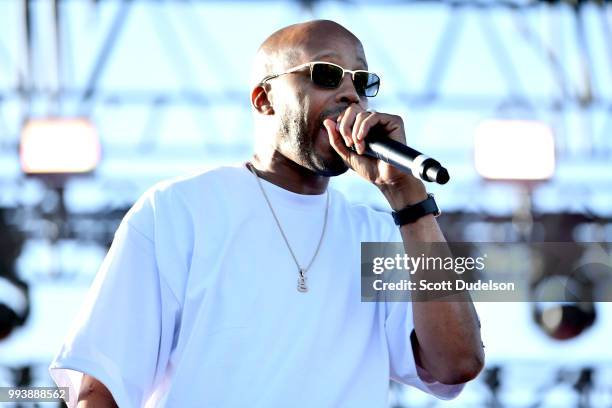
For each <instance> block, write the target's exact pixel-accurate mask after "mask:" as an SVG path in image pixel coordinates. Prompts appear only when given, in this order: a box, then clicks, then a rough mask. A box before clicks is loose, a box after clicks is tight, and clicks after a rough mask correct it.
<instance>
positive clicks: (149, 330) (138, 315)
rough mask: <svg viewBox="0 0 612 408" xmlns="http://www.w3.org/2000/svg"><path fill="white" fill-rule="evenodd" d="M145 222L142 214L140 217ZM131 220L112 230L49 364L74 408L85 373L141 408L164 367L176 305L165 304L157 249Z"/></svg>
mask: <svg viewBox="0 0 612 408" xmlns="http://www.w3.org/2000/svg"><path fill="white" fill-rule="evenodd" d="M141 217H142V216H141ZM129 218H130V217H129V214H128V216H127V217H126V218H125V219H124V220H123V221H122V223H121V225H120V226H119V228H118V229H117V231H116V233H115V237H114V240H113V243H112V245H111V248H110V249H109V252H108V254H107V256H106V258H105V259H104V262H103V263H102V266H101V267H100V269H99V271H98V273H97V274H96V277H95V278H94V281H93V284H92V286H91V287H90V288H89V291H88V293H87V295H86V297H85V302H84V305H83V306H82V308H81V309H80V311H79V312H78V313H77V317H76V319H75V320H74V321H73V323H72V326H71V329H70V331H69V333H68V335H67V336H66V338H65V341H64V344H63V345H62V347H61V349H60V350H59V352H58V353H57V354H56V356H55V357H54V359H53V361H52V363H51V365H50V366H49V373H50V375H51V377H52V378H53V380H54V381H55V383H56V384H57V386H58V387H69V400H68V401H67V402H66V403H67V405H68V407H69V408H73V407H76V404H77V399H78V393H79V389H80V386H81V381H82V378H83V373H86V374H89V375H91V376H93V377H95V378H96V379H98V380H99V381H100V382H102V383H103V384H104V385H105V386H106V387H107V388H108V389H109V391H110V392H111V394H112V395H113V397H114V399H115V402H116V403H117V404H118V405H119V406H120V407H122V408H124V407H139V406H141V405H142V404H143V403H144V402H145V400H146V398H147V395H148V393H149V392H150V390H151V389H152V388H153V386H154V384H155V382H156V381H157V380H158V377H159V375H160V373H161V370H163V369H164V368H165V366H166V362H167V361H164V360H166V359H167V353H165V352H164V350H167V349H168V348H169V344H170V342H171V341H172V338H171V337H172V326H173V321H172V315H171V313H172V308H171V307H166V306H167V305H166V304H164V302H167V301H168V297H167V296H164V295H163V293H164V283H163V281H162V280H161V279H160V274H159V272H158V268H157V264H156V257H155V249H154V248H155V246H154V243H153V241H152V239H151V238H149V237H148V236H147V235H145V234H144V233H143V232H141V231H140V229H137V227H135V226H134V225H133V224H132V223H131V222H130V220H129Z"/></svg>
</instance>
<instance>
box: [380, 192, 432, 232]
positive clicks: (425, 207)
mask: <svg viewBox="0 0 612 408" xmlns="http://www.w3.org/2000/svg"><path fill="white" fill-rule="evenodd" d="M441 213H442V212H441V211H440V209H439V208H438V205H437V204H436V200H434V196H433V194H431V193H428V194H427V198H426V199H425V200H423V201H421V202H420V203H416V204H412V205H408V206H406V207H404V208H402V209H401V210H399V211H393V212H392V213H391V215H393V221H395V225H399V226H402V225H405V224H410V223H413V222H415V221H416V220H418V219H419V218H421V217H424V216H425V215H427V214H433V215H434V216H435V217H437V216H438V215H440V214H441Z"/></svg>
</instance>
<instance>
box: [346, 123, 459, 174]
mask: <svg viewBox="0 0 612 408" xmlns="http://www.w3.org/2000/svg"><path fill="white" fill-rule="evenodd" d="M350 149H351V150H352V151H356V150H355V146H354V145H353V146H351V147H350ZM364 154H365V155H366V156H370V157H373V158H375V159H379V160H382V161H384V162H385V163H389V164H390V165H392V166H393V167H396V168H398V169H399V170H401V171H403V172H404V173H412V175H413V176H414V177H417V178H420V179H421V180H424V181H434V182H436V183H438V184H446V183H447V182H448V180H450V176H449V175H448V170H446V169H445V168H444V167H442V165H441V164H440V162H438V161H437V160H434V159H432V158H431V157H429V156H427V155H424V154H423V153H421V152H419V151H418V150H414V149H413V148H411V147H408V146H406V145H405V144H403V143H400V142H398V141H396V140H393V139H390V138H389V137H387V136H386V134H384V132H383V131H382V127H381V126H380V125H377V126H374V127H373V128H372V129H370V132H369V133H368V136H367V137H366V139H365V152H364Z"/></svg>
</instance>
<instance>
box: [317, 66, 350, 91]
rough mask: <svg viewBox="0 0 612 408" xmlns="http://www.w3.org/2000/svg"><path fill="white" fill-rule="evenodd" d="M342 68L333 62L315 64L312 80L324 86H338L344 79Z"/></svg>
mask: <svg viewBox="0 0 612 408" xmlns="http://www.w3.org/2000/svg"><path fill="white" fill-rule="evenodd" d="M342 74H343V71H342V68H340V67H337V66H335V65H331V64H314V65H313V67H312V82H314V83H315V84H317V85H318V86H322V87H324V88H337V87H338V85H340V82H341V81H342Z"/></svg>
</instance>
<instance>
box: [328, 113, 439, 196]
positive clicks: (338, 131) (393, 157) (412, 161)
mask: <svg viewBox="0 0 612 408" xmlns="http://www.w3.org/2000/svg"><path fill="white" fill-rule="evenodd" d="M324 126H325V128H326V129H327V131H328V133H329V136H330V143H331V144H332V146H333V147H334V149H336V151H337V152H338V153H339V154H340V155H341V156H342V157H343V159H345V161H347V162H348V164H349V165H350V166H351V167H352V168H353V170H355V171H357V172H358V173H360V174H361V175H362V176H364V177H365V178H367V179H369V180H370V181H372V182H373V183H375V184H384V183H385V179H386V178H391V179H395V178H397V174H393V171H391V170H388V169H384V168H379V166H376V167H377V169H376V170H378V171H376V170H374V169H373V168H372V167H371V166H368V165H366V163H365V162H364V161H362V160H360V157H361V158H362V156H364V155H365V156H369V157H372V158H375V159H378V160H381V161H383V162H385V163H388V164H389V165H390V166H392V167H393V168H394V169H396V170H398V171H400V172H402V173H404V174H412V175H413V176H414V177H416V178H419V179H421V180H424V181H431V182H436V183H438V184H445V183H447V182H448V180H449V178H450V177H449V174H448V171H447V170H446V169H445V168H444V167H442V165H441V164H440V163H439V162H438V161H437V160H434V159H432V158H431V157H428V156H426V155H424V154H422V153H421V152H419V151H417V150H415V149H412V148H411V147H408V146H407V145H406V142H405V134H404V127H403V121H402V119H401V117H399V116H396V115H390V114H385V113H378V112H374V111H369V110H368V111H364V110H362V109H361V107H359V106H358V105H352V106H350V107H349V108H348V109H347V110H345V111H344V112H343V113H342V114H341V115H340V116H339V117H338V120H337V122H336V123H334V122H333V120H331V119H326V120H325V121H324ZM340 139H343V140H344V143H338V142H340ZM370 163H371V160H370ZM381 171H382V173H384V174H381Z"/></svg>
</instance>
